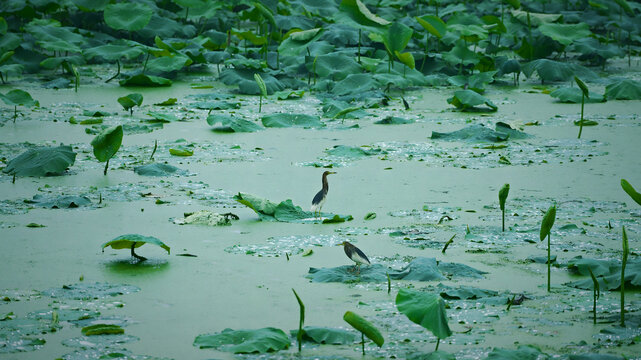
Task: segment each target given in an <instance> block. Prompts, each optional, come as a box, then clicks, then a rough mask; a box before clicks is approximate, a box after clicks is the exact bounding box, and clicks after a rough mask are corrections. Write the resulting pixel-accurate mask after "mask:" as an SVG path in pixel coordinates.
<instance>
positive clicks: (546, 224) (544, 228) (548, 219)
mask: <svg viewBox="0 0 641 360" xmlns="http://www.w3.org/2000/svg"><path fill="white" fill-rule="evenodd" d="M555 219H556V205H552V206H550V208H549V209H548V211H547V212H546V213H545V215H544V216H543V220H542V221H541V231H540V234H539V235H540V236H539V238H540V239H541V241H543V240H544V239H545V238H546V237H547V236H548V235H550V230H552V226H553V225H554V220H555Z"/></svg>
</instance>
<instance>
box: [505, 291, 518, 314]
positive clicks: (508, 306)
mask: <svg viewBox="0 0 641 360" xmlns="http://www.w3.org/2000/svg"><path fill="white" fill-rule="evenodd" d="M514 299H516V294H514V295H512V298H511V299H509V300H508V301H507V309H505V311H510V308H511V307H512V304H514Z"/></svg>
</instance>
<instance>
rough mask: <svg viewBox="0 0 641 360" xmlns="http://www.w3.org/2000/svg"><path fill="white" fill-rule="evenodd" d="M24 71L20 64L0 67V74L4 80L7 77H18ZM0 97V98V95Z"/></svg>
mask: <svg viewBox="0 0 641 360" xmlns="http://www.w3.org/2000/svg"><path fill="white" fill-rule="evenodd" d="M23 71H24V66H22V65H21V64H7V65H2V66H0V73H2V74H3V76H4V78H5V79H7V78H8V76H9V75H14V76H19V75H22V72H23ZM0 96H2V95H1V94H0Z"/></svg>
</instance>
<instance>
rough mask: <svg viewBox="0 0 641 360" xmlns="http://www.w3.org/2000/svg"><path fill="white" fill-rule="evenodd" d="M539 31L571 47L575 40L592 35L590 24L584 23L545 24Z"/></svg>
mask: <svg viewBox="0 0 641 360" xmlns="http://www.w3.org/2000/svg"><path fill="white" fill-rule="evenodd" d="M539 31H540V32H541V33H542V34H543V35H545V36H548V37H550V38H552V39H553V40H554V41H558V42H559V43H561V44H562V45H565V46H567V45H570V44H571V43H572V42H574V41H575V40H579V39H583V38H587V37H589V36H590V35H591V34H592V32H591V31H590V27H589V26H588V24H586V23H583V22H582V23H578V24H555V23H545V24H542V25H541V26H539Z"/></svg>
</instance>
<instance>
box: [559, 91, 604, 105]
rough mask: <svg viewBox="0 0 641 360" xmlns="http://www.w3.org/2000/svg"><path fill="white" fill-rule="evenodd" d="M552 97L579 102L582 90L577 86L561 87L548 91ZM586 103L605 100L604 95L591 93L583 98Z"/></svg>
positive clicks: (564, 101) (569, 101)
mask: <svg viewBox="0 0 641 360" xmlns="http://www.w3.org/2000/svg"><path fill="white" fill-rule="evenodd" d="M550 96H551V97H553V98H557V99H559V101H560V102H562V103H573V104H580V103H581V98H582V96H583V92H581V89H579V88H578V87H562V88H558V89H556V90H554V91H552V92H551V93H550ZM584 100H585V102H586V103H599V102H605V97H604V96H603V95H600V94H595V93H592V96H590V97H589V98H585V99H584Z"/></svg>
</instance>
